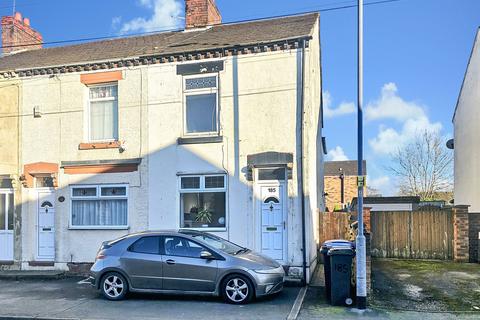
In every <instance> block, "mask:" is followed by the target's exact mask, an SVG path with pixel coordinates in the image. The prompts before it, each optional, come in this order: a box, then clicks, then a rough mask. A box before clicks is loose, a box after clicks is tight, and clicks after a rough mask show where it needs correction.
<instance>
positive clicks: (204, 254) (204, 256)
mask: <svg viewBox="0 0 480 320" xmlns="http://www.w3.org/2000/svg"><path fill="white" fill-rule="evenodd" d="M200 258H202V259H207V260H211V259H215V257H214V256H213V254H212V253H211V252H209V251H205V250H204V251H202V252H200Z"/></svg>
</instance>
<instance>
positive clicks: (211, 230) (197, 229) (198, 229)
mask: <svg viewBox="0 0 480 320" xmlns="http://www.w3.org/2000/svg"><path fill="white" fill-rule="evenodd" d="M181 229H182V230H193V231H207V232H227V228H181Z"/></svg>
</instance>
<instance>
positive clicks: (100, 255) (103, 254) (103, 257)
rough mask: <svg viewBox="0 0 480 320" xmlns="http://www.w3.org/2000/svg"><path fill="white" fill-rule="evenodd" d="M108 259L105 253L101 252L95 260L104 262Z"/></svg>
mask: <svg viewBox="0 0 480 320" xmlns="http://www.w3.org/2000/svg"><path fill="white" fill-rule="evenodd" d="M106 257H107V255H106V254H105V252H103V251H99V252H98V253H97V256H96V257H95V260H102V259H105V258H106Z"/></svg>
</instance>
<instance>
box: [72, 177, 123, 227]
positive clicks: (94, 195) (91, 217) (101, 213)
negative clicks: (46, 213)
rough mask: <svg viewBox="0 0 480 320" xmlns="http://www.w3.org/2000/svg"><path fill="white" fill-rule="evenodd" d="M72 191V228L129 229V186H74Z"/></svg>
mask: <svg viewBox="0 0 480 320" xmlns="http://www.w3.org/2000/svg"><path fill="white" fill-rule="evenodd" d="M71 191H72V193H71V199H72V206H71V208H72V209H71V228H73V229H75V228H77V229H126V228H127V227H128V186H127V185H93V186H92V185H89V186H73V187H71Z"/></svg>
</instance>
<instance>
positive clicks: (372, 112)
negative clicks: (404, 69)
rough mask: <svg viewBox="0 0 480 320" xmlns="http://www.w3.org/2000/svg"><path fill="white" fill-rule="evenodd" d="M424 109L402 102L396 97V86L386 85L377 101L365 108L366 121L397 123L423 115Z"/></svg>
mask: <svg viewBox="0 0 480 320" xmlns="http://www.w3.org/2000/svg"><path fill="white" fill-rule="evenodd" d="M424 109H425V107H423V106H421V105H419V104H417V103H415V102H408V101H405V100H403V99H402V98H401V97H400V96H398V89H397V85H396V84H395V83H393V82H390V83H387V84H385V85H384V86H383V88H382V93H381V95H380V98H379V99H378V100H375V101H373V102H369V103H368V104H367V107H366V108H365V119H366V120H379V119H393V120H397V121H399V122H403V121H406V120H408V119H412V118H417V117H421V116H424V115H425V111H424Z"/></svg>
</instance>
